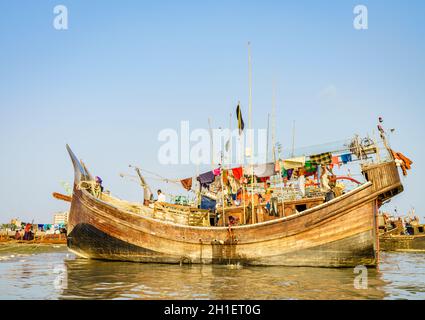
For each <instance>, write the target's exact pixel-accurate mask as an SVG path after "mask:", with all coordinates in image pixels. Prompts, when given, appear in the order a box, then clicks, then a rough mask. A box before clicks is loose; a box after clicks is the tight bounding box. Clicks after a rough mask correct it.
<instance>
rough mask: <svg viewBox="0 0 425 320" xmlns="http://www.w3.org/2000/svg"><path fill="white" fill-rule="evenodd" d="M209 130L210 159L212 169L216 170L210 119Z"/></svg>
mask: <svg viewBox="0 0 425 320" xmlns="http://www.w3.org/2000/svg"><path fill="white" fill-rule="evenodd" d="M208 129H209V133H210V157H211V167H212V168H213V169H214V142H213V134H212V128H211V118H208Z"/></svg>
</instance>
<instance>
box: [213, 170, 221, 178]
mask: <svg viewBox="0 0 425 320" xmlns="http://www.w3.org/2000/svg"><path fill="white" fill-rule="evenodd" d="M213 173H214V175H215V176H219V175H220V174H221V169H220V168H217V169H214V170H213Z"/></svg>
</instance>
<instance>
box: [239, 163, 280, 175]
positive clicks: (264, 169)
mask: <svg viewBox="0 0 425 320" xmlns="http://www.w3.org/2000/svg"><path fill="white" fill-rule="evenodd" d="M252 170H253V171H254V176H256V177H258V178H264V177H271V176H274V175H275V174H276V172H275V164H274V163H273V162H270V163H265V164H255V165H253V166H252V167H251V166H248V167H247V168H246V169H245V173H246V174H251V173H252Z"/></svg>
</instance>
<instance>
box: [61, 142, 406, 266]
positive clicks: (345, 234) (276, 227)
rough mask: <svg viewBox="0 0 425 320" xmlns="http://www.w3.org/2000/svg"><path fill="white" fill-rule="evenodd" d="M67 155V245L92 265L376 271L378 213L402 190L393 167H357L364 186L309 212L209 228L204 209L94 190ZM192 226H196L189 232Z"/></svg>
mask: <svg viewBox="0 0 425 320" xmlns="http://www.w3.org/2000/svg"><path fill="white" fill-rule="evenodd" d="M67 149H68V152H69V154H70V157H71V160H72V163H73V166H74V172H75V177H74V190H73V195H72V202H71V209H70V213H69V221H68V238H67V244H68V248H69V249H70V250H71V251H72V252H74V253H75V254H77V255H78V256H80V257H84V258H90V259H102V260H119V261H134V262H147V263H174V264H179V263H180V264H182V263H197V264H238V263H239V264H244V265H258V266H313V267H354V266H357V265H365V266H376V264H377V261H378V256H377V255H378V246H379V244H378V236H377V232H378V225H377V217H378V209H379V206H380V204H381V203H382V201H385V200H387V199H389V198H391V197H392V196H394V195H396V194H398V193H400V192H402V191H403V187H402V185H401V182H400V177H399V173H398V170H397V167H396V164H395V162H394V161H387V162H382V163H378V164H369V165H363V166H362V172H363V174H364V176H365V177H366V180H367V182H366V183H364V184H362V185H360V186H358V187H356V188H355V189H353V190H351V191H349V192H347V193H346V194H343V195H341V196H339V197H336V198H335V199H333V200H330V201H328V202H324V199H322V201H320V204H317V203H316V204H315V206H313V207H309V206H308V202H309V201H311V200H309V199H305V204H304V205H305V208H307V209H306V210H304V211H302V212H296V213H294V214H290V215H288V216H286V215H285V214H283V216H280V217H276V218H275V219H273V220H269V221H263V222H257V223H253V224H245V225H236V226H213V227H212V226H208V225H209V223H208V218H209V217H208V214H209V213H208V211H205V210H200V209H197V208H190V207H185V206H177V205H168V204H158V205H157V206H154V207H151V206H148V205H143V204H139V203H130V202H127V201H123V200H120V199H117V198H115V197H112V196H111V195H109V194H106V193H102V192H96V191H93V190H92V189H91V188H90V186H93V181H94V179H93V177H92V176H91V174H90V173H89V172H88V170H87V168H86V166H85V165H84V164H82V163H81V162H80V161H79V160H78V159H77V157H76V156H75V155H74V153H73V152H72V150H71V149H70V148H69V146H67ZM299 201H300V202H302V200H299ZM299 204H300V203H299ZM301 204H302V203H301ZM191 219H192V220H193V219H195V220H196V219H198V222H197V223H193V225H190V224H191V221H192V220H191ZM255 221H259V220H258V219H256V220H255ZM204 222H205V223H204Z"/></svg>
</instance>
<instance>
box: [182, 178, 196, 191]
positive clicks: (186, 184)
mask: <svg viewBox="0 0 425 320" xmlns="http://www.w3.org/2000/svg"><path fill="white" fill-rule="evenodd" d="M192 180H193V179H192V178H187V179H183V180H180V183H181V184H182V186H183V188H185V189H186V190H187V191H190V189H192Z"/></svg>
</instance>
